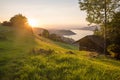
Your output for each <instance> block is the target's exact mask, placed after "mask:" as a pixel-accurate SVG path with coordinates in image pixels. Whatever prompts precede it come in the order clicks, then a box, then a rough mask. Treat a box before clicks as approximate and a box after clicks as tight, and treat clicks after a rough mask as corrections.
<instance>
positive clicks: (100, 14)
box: [79, 0, 120, 24]
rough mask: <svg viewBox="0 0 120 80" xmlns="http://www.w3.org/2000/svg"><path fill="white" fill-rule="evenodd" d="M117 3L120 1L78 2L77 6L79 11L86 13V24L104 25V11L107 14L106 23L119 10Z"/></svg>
mask: <svg viewBox="0 0 120 80" xmlns="http://www.w3.org/2000/svg"><path fill="white" fill-rule="evenodd" d="M119 1H120V0H79V4H80V9H81V10H84V11H86V12H87V18H86V20H87V21H88V22H90V23H96V24H104V21H105V11H106V14H107V17H106V18H107V22H109V21H111V19H112V17H113V15H114V13H115V12H116V10H117V9H118V8H119ZM105 9H106V10H105Z"/></svg>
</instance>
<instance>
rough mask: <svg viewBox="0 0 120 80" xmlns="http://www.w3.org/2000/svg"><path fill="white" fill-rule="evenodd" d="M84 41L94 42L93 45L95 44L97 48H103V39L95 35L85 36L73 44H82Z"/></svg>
mask: <svg viewBox="0 0 120 80" xmlns="http://www.w3.org/2000/svg"><path fill="white" fill-rule="evenodd" d="M84 40H90V41H92V42H94V43H95V44H97V45H98V46H100V47H102V48H103V47H104V39H103V38H101V37H100V36H97V35H88V36H85V37H83V38H82V39H80V40H78V41H76V42H75V43H82V42H83V41H84Z"/></svg>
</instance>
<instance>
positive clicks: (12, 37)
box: [0, 26, 120, 80]
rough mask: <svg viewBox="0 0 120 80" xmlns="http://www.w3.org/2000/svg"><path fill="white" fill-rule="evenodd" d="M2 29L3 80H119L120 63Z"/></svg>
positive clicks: (18, 30)
mask: <svg viewBox="0 0 120 80" xmlns="http://www.w3.org/2000/svg"><path fill="white" fill-rule="evenodd" d="M90 53H91V54H92V53H93V52H86V51H78V50H77V48H76V47H74V46H71V45H68V44H64V43H60V42H54V41H51V40H49V39H46V38H42V37H39V36H37V35H34V34H32V33H31V32H30V31H28V30H26V29H22V28H14V27H7V26H0V80H120V61H116V60H112V59H109V58H106V57H105V56H102V55H101V56H96V57H93V56H90Z"/></svg>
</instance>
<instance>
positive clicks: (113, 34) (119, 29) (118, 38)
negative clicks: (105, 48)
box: [106, 12, 120, 45]
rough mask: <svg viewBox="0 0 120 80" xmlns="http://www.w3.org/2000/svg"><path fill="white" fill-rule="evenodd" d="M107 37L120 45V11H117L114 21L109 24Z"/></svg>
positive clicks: (111, 41)
mask: <svg viewBox="0 0 120 80" xmlns="http://www.w3.org/2000/svg"><path fill="white" fill-rule="evenodd" d="M106 34H107V39H108V40H109V41H110V43H111V44H113V43H114V44H118V45H120V12H117V13H116V14H115V15H114V16H113V19H112V21H111V22H110V23H109V24H108V28H107V33H106Z"/></svg>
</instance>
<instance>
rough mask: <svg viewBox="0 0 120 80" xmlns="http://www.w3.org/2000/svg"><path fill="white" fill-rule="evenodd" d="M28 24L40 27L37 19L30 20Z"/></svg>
mask: <svg viewBox="0 0 120 80" xmlns="http://www.w3.org/2000/svg"><path fill="white" fill-rule="evenodd" d="M28 24H29V25H30V26H32V27H37V26H38V22H37V20H35V19H28Z"/></svg>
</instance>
